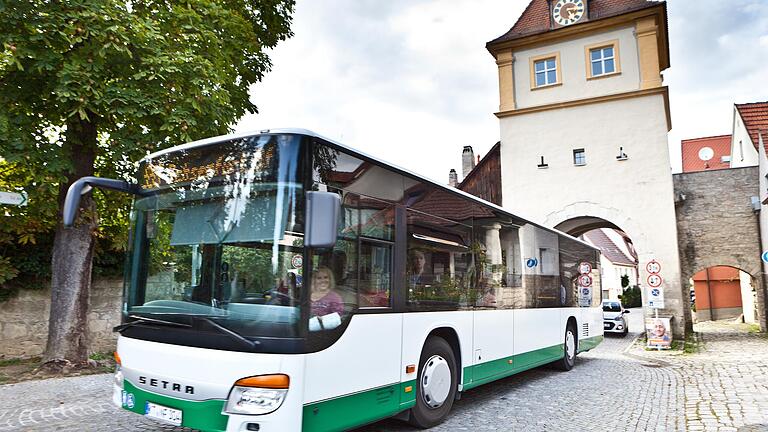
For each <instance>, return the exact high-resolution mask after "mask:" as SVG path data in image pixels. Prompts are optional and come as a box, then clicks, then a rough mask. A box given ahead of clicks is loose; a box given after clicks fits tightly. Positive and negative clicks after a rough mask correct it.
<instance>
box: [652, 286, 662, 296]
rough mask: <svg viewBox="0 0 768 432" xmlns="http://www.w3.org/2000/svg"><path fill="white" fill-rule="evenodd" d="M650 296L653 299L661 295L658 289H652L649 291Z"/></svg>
mask: <svg viewBox="0 0 768 432" xmlns="http://www.w3.org/2000/svg"><path fill="white" fill-rule="evenodd" d="M651 295H652V296H653V297H658V296H660V295H661V290H659V289H658V288H654V289H652V290H651Z"/></svg>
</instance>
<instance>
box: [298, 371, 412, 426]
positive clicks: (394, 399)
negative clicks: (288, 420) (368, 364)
mask: <svg viewBox="0 0 768 432" xmlns="http://www.w3.org/2000/svg"><path fill="white" fill-rule="evenodd" d="M408 387H410V391H409V392H406V389H407V388H408ZM415 404H416V380H412V381H407V382H404V383H397V384H391V385H388V386H384V387H379V388H375V389H373V390H366V391H362V392H360V393H354V394H351V395H346V396H341V397H338V398H334V399H329V400H325V401H321V402H315V403H310V404H307V405H304V413H303V417H302V429H301V430H302V431H303V432H330V431H341V430H346V429H349V428H352V427H355V426H360V425H364V424H366V423H371V422H374V421H376V420H380V419H384V418H387V417H390V416H393V415H395V414H397V413H398V412H400V411H403V410H406V409H408V408H411V407H412V406H414V405H415Z"/></svg>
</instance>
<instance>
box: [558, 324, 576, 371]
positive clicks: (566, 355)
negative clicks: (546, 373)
mask: <svg viewBox="0 0 768 432" xmlns="http://www.w3.org/2000/svg"><path fill="white" fill-rule="evenodd" d="M569 338H571V343H572V346H571V345H569ZM578 349H579V335H578V334H577V333H576V327H575V326H574V325H573V324H568V325H567V326H566V327H565V335H564V337H563V358H561V359H560V360H558V361H556V362H555V363H554V365H555V367H556V368H558V369H560V370H561V371H569V370H571V369H573V366H574V365H576V352H577V351H578Z"/></svg>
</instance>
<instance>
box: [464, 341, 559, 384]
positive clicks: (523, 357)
mask: <svg viewBox="0 0 768 432" xmlns="http://www.w3.org/2000/svg"><path fill="white" fill-rule="evenodd" d="M561 358H563V346H562V345H553V346H551V347H546V348H541V349H537V350H533V351H529V352H527V353H522V354H517V355H514V356H511V357H503V358H500V359H498V360H492V361H489V362H485V363H480V364H477V365H474V366H468V367H465V368H464V386H463V390H469V389H471V388H475V387H477V386H479V385H482V384H486V383H489V382H491V381H495V380H498V379H501V378H505V377H508V376H510V375H514V374H516V373H519V372H523V371H526V370H528V369H533V368H535V367H537V366H541V365H545V364H547V363H551V362H553V361H556V360H559V359H561ZM510 360H512V363H510V362H509V361H510Z"/></svg>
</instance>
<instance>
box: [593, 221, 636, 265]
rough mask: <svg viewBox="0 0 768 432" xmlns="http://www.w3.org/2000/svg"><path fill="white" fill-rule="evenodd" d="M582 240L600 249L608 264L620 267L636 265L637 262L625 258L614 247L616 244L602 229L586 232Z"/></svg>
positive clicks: (622, 253)
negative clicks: (584, 239)
mask: <svg viewBox="0 0 768 432" xmlns="http://www.w3.org/2000/svg"><path fill="white" fill-rule="evenodd" d="M584 238H586V239H587V241H589V242H590V243H592V244H593V245H595V247H597V248H598V249H600V252H602V253H603V256H605V257H606V258H607V259H608V260H609V261H610V262H612V263H614V264H620V265H637V262H635V261H634V260H633V259H631V258H629V257H627V255H626V254H624V252H622V250H621V249H619V247H618V246H616V243H614V242H613V240H611V239H610V237H608V235H607V234H605V232H603V230H602V229H596V230H592V231H588V232H587V233H585V234H584Z"/></svg>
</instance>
